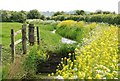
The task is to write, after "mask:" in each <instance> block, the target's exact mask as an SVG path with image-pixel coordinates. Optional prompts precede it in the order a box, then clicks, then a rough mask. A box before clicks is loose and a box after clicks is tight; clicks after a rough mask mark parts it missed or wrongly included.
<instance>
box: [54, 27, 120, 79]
mask: <svg viewBox="0 0 120 81" xmlns="http://www.w3.org/2000/svg"><path fill="white" fill-rule="evenodd" d="M117 33H118V28H117V27H115V26H113V25H111V26H107V25H106V26H99V27H96V28H95V29H94V30H92V31H91V32H90V33H89V37H88V38H84V39H83V41H84V43H83V44H82V46H81V45H78V47H77V48H76V49H75V51H76V52H75V58H74V61H72V60H71V59H70V58H68V59H67V58H64V59H62V62H61V64H59V66H58V69H57V70H56V71H57V73H56V74H57V75H58V76H61V77H62V78H64V79H118V66H117V64H118V34H117ZM71 55H72V54H69V56H71Z"/></svg>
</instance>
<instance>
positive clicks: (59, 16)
mask: <svg viewBox="0 0 120 81" xmlns="http://www.w3.org/2000/svg"><path fill="white" fill-rule="evenodd" d="M51 19H52V20H60V21H63V20H75V21H86V22H103V23H108V24H118V25H120V15H119V14H116V13H115V12H109V11H101V10H98V11H96V12H94V13H93V12H91V13H86V12H85V11H83V10H76V12H75V14H65V13H64V12H59V13H58V12H56V13H55V15H53V16H52V17H51Z"/></svg>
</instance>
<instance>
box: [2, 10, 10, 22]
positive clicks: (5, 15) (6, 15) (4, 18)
mask: <svg viewBox="0 0 120 81" xmlns="http://www.w3.org/2000/svg"><path fill="white" fill-rule="evenodd" d="M0 13H1V16H2V22H8V21H10V17H11V13H10V12H9V11H7V10H1V11H0Z"/></svg>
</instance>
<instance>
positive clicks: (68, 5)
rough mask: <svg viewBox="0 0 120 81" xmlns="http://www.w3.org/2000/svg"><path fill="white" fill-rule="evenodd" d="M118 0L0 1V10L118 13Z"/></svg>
mask: <svg viewBox="0 0 120 81" xmlns="http://www.w3.org/2000/svg"><path fill="white" fill-rule="evenodd" d="M118 1H119V0H0V9H4V10H15V11H20V10H25V11H29V10H32V9H38V10H39V11H70V10H85V11H96V10H98V9H100V10H103V11H112V12H113V11H115V12H118Z"/></svg>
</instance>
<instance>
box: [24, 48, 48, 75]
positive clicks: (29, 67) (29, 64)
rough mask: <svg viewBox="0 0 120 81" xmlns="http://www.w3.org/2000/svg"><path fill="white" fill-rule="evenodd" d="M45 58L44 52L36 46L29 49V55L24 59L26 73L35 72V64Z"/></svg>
mask: <svg viewBox="0 0 120 81" xmlns="http://www.w3.org/2000/svg"><path fill="white" fill-rule="evenodd" d="M45 60H46V53H44V52H43V51H42V50H39V49H38V48H37V46H34V47H32V48H31V49H30V52H29V55H28V57H27V58H26V60H25V61H24V63H23V65H24V69H25V71H26V72H27V73H28V74H31V75H32V74H35V73H36V71H37V65H38V64H40V63H42V62H44V61H45Z"/></svg>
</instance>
